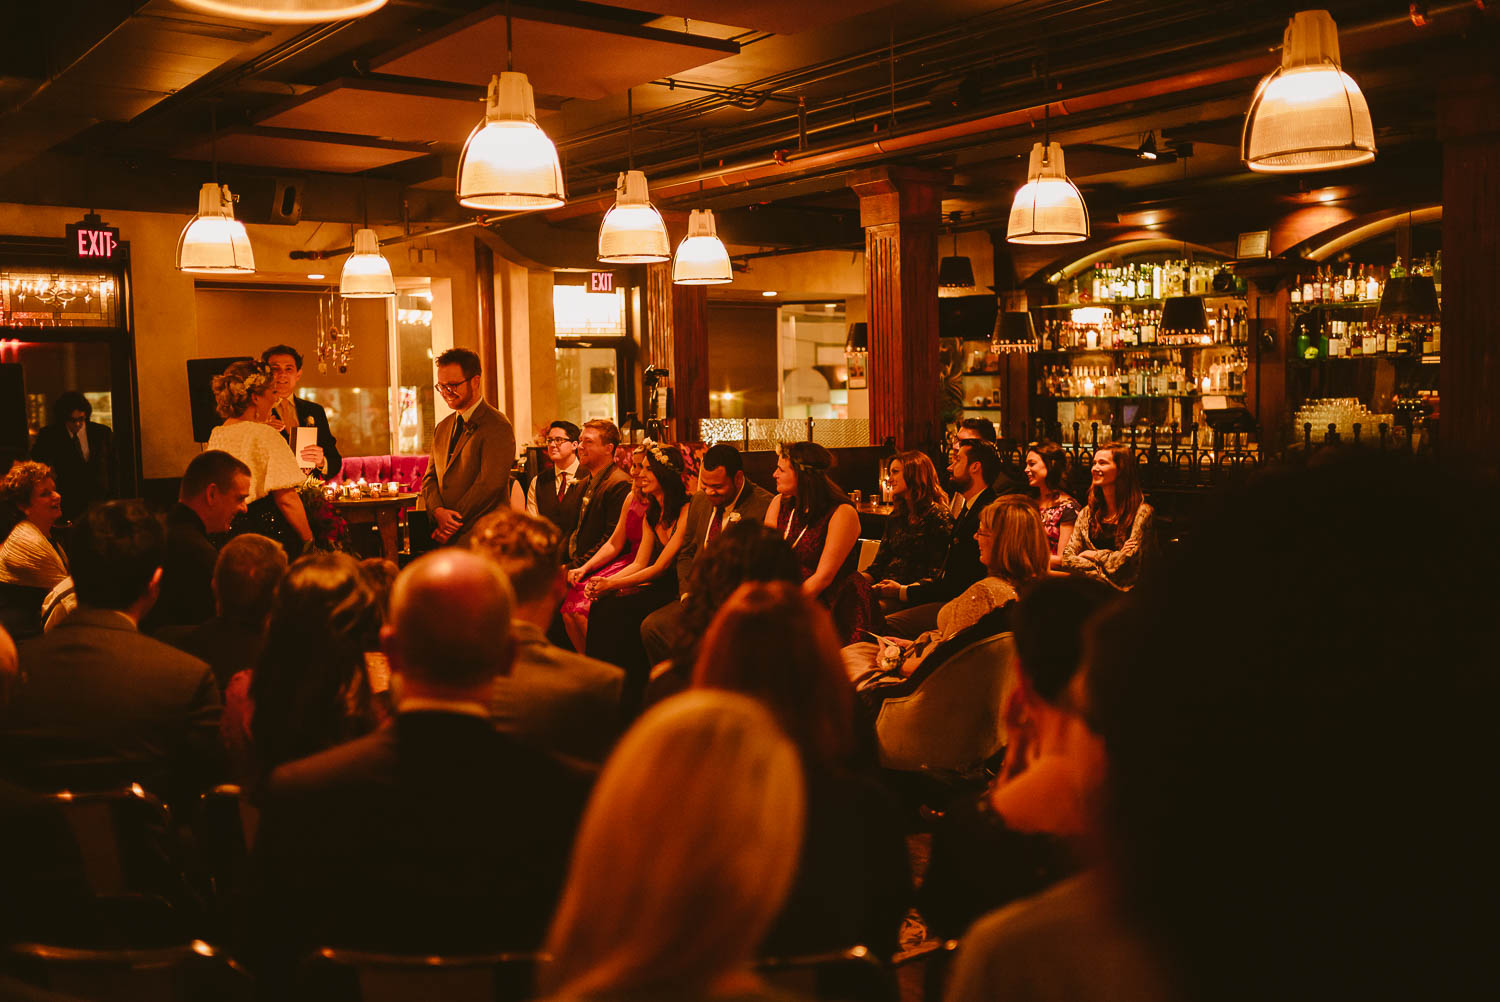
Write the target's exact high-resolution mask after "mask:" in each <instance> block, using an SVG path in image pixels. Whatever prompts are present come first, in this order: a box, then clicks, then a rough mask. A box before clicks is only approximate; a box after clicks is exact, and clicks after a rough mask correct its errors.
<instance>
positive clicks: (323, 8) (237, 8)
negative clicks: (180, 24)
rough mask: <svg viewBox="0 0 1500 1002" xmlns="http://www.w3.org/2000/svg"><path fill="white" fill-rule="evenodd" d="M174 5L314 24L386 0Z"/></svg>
mask: <svg viewBox="0 0 1500 1002" xmlns="http://www.w3.org/2000/svg"><path fill="white" fill-rule="evenodd" d="M177 4H178V5H179V6H181V7H188V8H191V9H192V10H201V11H202V12H203V13H205V14H218V15H220V16H221V17H232V18H235V19H236V20H239V21H261V22H269V23H272V24H316V23H317V22H319V21H346V20H348V19H350V18H355V17H364V16H365V15H366V14H369V13H372V12H374V11H377V10H379V9H380V8H382V7H384V6H385V4H386V0H177Z"/></svg>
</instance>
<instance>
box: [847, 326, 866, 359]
mask: <svg viewBox="0 0 1500 1002" xmlns="http://www.w3.org/2000/svg"><path fill="white" fill-rule="evenodd" d="M869 350H870V325H869V324H867V323H865V322H864V321H860V322H859V323H853V324H850V325H849V336H848V337H847V338H846V339H845V340H844V354H846V355H852V354H854V353H855V352H861V351H869Z"/></svg>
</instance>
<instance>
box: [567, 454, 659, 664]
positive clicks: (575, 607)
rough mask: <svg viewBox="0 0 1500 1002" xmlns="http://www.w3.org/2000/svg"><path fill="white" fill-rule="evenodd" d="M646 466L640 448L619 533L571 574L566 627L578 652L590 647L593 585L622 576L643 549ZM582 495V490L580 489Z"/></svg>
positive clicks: (633, 460)
mask: <svg viewBox="0 0 1500 1002" xmlns="http://www.w3.org/2000/svg"><path fill="white" fill-rule="evenodd" d="M645 465H646V449H645V447H644V446H640V447H637V448H636V449H635V450H633V451H632V452H631V454H630V483H631V488H630V498H629V500H628V501H627V502H626V504H625V507H623V508H622V509H620V520H619V521H618V522H616V523H615V531H614V532H613V533H611V534H610V537H609V539H608V540H606V541H605V543H604V545H603V546H601V547H599V549H597V550H595V551H594V555H593V556H592V557H589V558H588V560H586V561H584V564H583V566H582V567H575V568H573V569H572V570H570V571H568V573H567V578H566V580H567V583H568V594H567V596H566V597H565V598H564V599H563V603H562V618H563V626H564V628H565V629H566V630H567V631H568V639H569V640H571V641H572V642H573V647H574V649H575V650H580V651H581V650H584V649H585V648H586V646H587V644H588V632H589V628H588V627H589V620H588V617H589V610H591V609H592V608H593V607H594V596H593V594H592V593H591V592H590V591H589V587H588V586H589V582H590V581H592V580H593V579H594V578H595V577H599V578H607V577H609V576H611V575H613V574H618V573H619V572H620V571H623V570H624V569H625V568H627V567H629V566H630V565H631V564H632V563H634V562H635V555H636V551H637V550H639V549H640V545H641V536H642V535H643V534H644V532H645V529H644V526H645V524H646V511H647V508H648V504H647V500H646V495H645V494H643V493H641V469H642V467H644V466H645ZM579 490H580V492H581V491H582V488H581V487H580V488H579Z"/></svg>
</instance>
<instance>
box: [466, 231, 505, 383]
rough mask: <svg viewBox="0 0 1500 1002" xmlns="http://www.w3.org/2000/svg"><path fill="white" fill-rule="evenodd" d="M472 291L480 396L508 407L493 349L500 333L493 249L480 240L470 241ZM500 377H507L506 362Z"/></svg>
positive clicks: (497, 360)
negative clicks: (476, 320) (475, 306)
mask: <svg viewBox="0 0 1500 1002" xmlns="http://www.w3.org/2000/svg"><path fill="white" fill-rule="evenodd" d="M474 293H475V297H476V302H477V303H478V304H479V366H480V368H481V369H482V370H483V374H482V377H481V379H480V381H479V384H480V387H481V389H482V392H483V394H484V399H486V400H488V401H490V402H491V403H493V404H494V406H496V407H499V408H501V409H502V410H507V411H508V410H509V407H510V403H509V398H510V394H509V393H506V394H505V395H504V396H502V395H501V389H502V384H501V375H500V360H499V356H498V355H497V353H496V351H495V338H496V337H498V336H499V335H500V330H499V327H498V325H497V324H496V323H495V317H496V312H495V252H494V251H492V250H490V248H489V246H488V245H487V244H485V242H484V241H483V240H475V241H474ZM506 361H507V363H508V362H509V361H510V358H509V355H507V357H506ZM504 378H505V379H506V380H507V381H509V379H510V366H509V365H508V364H507V365H506V367H505V376H504Z"/></svg>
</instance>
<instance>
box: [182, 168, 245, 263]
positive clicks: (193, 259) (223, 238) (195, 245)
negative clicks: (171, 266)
mask: <svg viewBox="0 0 1500 1002" xmlns="http://www.w3.org/2000/svg"><path fill="white" fill-rule="evenodd" d="M177 270H178V271H187V272H192V273H193V274H196V275H235V274H238V275H245V274H249V273H250V272H253V271H254V270H255V253H254V252H253V251H252V250H251V249H250V234H248V233H246V232H245V224H244V223H242V222H240V221H239V220H238V219H235V218H234V196H233V195H232V194H230V192H229V186H228V185H227V184H205V185H204V186H203V187H201V188H199V189H198V214H197V215H196V216H194V217H193V218H192V219H190V220H188V224H187V225H186V226H184V227H183V228H182V235H181V236H179V237H178V238H177Z"/></svg>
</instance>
